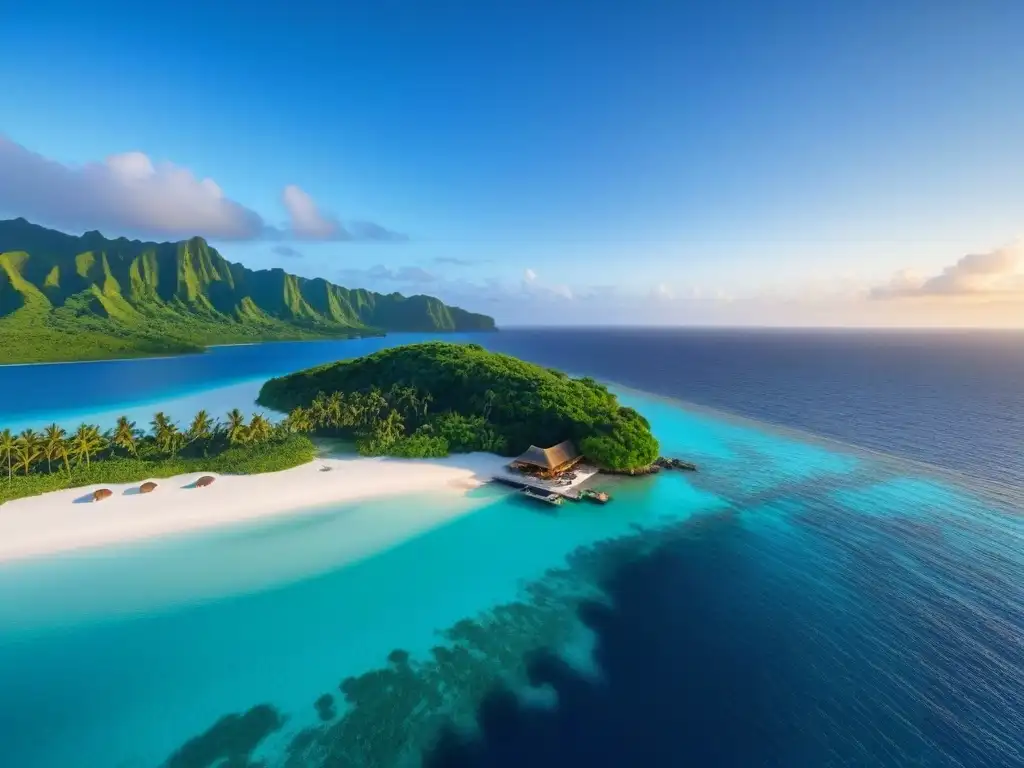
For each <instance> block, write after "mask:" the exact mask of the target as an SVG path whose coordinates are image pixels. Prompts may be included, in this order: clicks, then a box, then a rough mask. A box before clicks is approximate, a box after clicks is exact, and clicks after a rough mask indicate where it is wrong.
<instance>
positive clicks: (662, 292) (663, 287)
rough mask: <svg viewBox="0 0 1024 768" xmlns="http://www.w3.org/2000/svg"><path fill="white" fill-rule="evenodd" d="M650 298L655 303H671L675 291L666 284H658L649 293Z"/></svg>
mask: <svg viewBox="0 0 1024 768" xmlns="http://www.w3.org/2000/svg"><path fill="white" fill-rule="evenodd" d="M651 297H652V298H653V299H656V300H657V301H672V300H674V299H675V297H676V294H675V291H673V290H672V286H670V285H668V284H667V283H658V284H657V285H656V286H654V289H653V290H652V291H651Z"/></svg>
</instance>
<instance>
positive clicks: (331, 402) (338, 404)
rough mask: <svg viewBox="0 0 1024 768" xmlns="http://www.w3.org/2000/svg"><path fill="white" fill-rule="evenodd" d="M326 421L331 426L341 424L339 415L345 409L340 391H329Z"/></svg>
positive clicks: (340, 415)
mask: <svg viewBox="0 0 1024 768" xmlns="http://www.w3.org/2000/svg"><path fill="white" fill-rule="evenodd" d="M326 407H327V412H326V414H325V415H326V416H327V423H328V424H329V425H330V426H332V427H340V426H341V417H342V415H343V414H344V411H345V399H344V397H343V396H342V394H341V392H331V394H329V395H328V396H327V403H326Z"/></svg>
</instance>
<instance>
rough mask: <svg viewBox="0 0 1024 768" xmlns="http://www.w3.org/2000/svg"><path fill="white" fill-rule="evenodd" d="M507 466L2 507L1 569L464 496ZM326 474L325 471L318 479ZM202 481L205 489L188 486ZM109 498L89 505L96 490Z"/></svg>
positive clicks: (64, 496) (341, 468)
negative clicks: (379, 501)
mask: <svg viewBox="0 0 1024 768" xmlns="http://www.w3.org/2000/svg"><path fill="white" fill-rule="evenodd" d="M507 462H508V459H507V458H504V457H501V456H497V455H494V454H488V453H466V454H456V455H453V456H448V457H446V458H443V459H392V458H377V457H374V458H364V457H351V458H322V459H315V460H313V461H311V462H309V463H307V464H302V465H300V466H298V467H293V468H292V469H286V470H282V471H280V472H266V473H261V474H255V475H218V474H216V473H204V472H192V473H189V474H185V475H177V476H174V477H169V478H163V479H157V480H156V483H157V488H156V490H154V491H153V492H151V493H147V494H141V493H139V492H138V487H139V486H140V485H141V484H142V483H141V481H140V482H136V483H120V484H98V485H88V486H81V487H79V488H71V489H66V490H61V491H52V492H50V493H45V494H42V495H39V496H31V497H27V498H22V499H15V500H13V501H9V502H6V503H5V504H2V505H0V565H3V564H6V563H10V562H15V561H23V560H28V559H31V558H37V557H46V556H50V555H56V554H61V553H66V552H72V551H80V550H86V549H95V548H100V547H105V546H111V545H118V544H128V543H133V542H140V541H145V540H149V539H159V538H163V537H167V536H174V535H177V534H184V533H190V532H196V531H201V530H206V529H212V528H223V527H226V526H230V525H234V524H238V523H243V522H251V521H255V520H260V519H268V518H273V517H285V516H288V515H294V514H299V513H302V514H308V513H309V512H310V511H311V510H313V509H315V508H317V507H324V508H329V507H331V506H332V505H336V504H344V503H350V502H356V501H366V500H369V499H374V498H383V497H389V496H400V495H403V494H412V493H424V492H448V493H454V494H457V495H464V494H465V493H466V492H467V491H470V490H473V489H475V488H479V487H480V486H482V485H483V484H484V483H486V482H487V481H489V480H490V479H491V478H492V477H493V476H494V475H496V474H499V473H502V472H503V470H504V467H505V465H506V464H507ZM323 466H328V467H330V468H331V471H329V472H324V471H321V467H323ZM204 474H210V475H212V476H213V477H215V478H216V479H215V481H214V483H213V484H212V485H211V486H209V487H206V488H195V487H191V486H192V484H193V483H194V482H195V480H196V479H197V478H199V477H200V476H202V475H204ZM99 488H108V489H110V490H111V491H113V495H112V496H111V497H110V498H107V499H104V500H103V501H100V502H95V503H94V502H91V500H90V497H91V494H92V492H93V491H94V490H97V489H99Z"/></svg>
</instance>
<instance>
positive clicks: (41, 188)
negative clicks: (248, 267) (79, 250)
mask: <svg viewBox="0 0 1024 768" xmlns="http://www.w3.org/2000/svg"><path fill="white" fill-rule="evenodd" d="M282 199H283V202H284V206H285V209H286V210H287V212H288V217H289V220H288V222H287V224H286V225H285V226H283V227H277V226H273V225H270V224H268V223H267V222H265V221H264V219H263V217H262V216H260V214H258V213H257V212H256V211H254V210H252V209H251V208H248V207H246V206H245V205H242V204H241V203H239V202H237V201H236V200H232V199H231V198H229V197H228V196H227V195H226V194H224V191H223V190H222V189H221V188H220V186H219V185H218V184H217V183H216V182H215V181H214V180H213V179H209V178H200V177H198V176H196V175H195V174H193V173H192V171H190V170H189V169H188V168H183V167H182V166H179V165H175V164H174V163H170V162H162V163H154V162H153V160H152V159H150V158H149V156H147V155H145V154H144V153H142V152H125V153H123V154H119V155H112V156H110V157H108V158H107V159H106V160H103V161H101V162H94V163H87V164H86V165H82V166H70V165H65V164H63V163H60V162H58V161H56V160H51V159H49V158H46V157H43V156H42V155H40V154H38V153H36V152H32V151H31V150H29V149H27V148H26V147H23V146H22V145H20V144H18V143H16V142H14V141H11V140H10V139H8V138H6V137H4V136H0V210H2V211H6V212H8V213H10V214H13V215H16V216H25V217H27V218H30V219H34V220H36V221H39V222H41V223H44V224H49V225H52V226H58V227H64V228H68V229H76V230H84V229H104V230H107V231H108V233H111V234H113V233H125V232H126V233H130V234H133V235H139V236H142V237H156V238H160V237H166V238H184V237H191V236H193V235H201V236H204V237H208V238H213V239H220V240H258V239H278V240H281V239H284V240H287V239H291V238H295V239H303V240H337V241H345V240H400V239H403V237H402V236H401V235H398V234H396V233H393V232H391V231H390V230H387V229H385V228H384V227H381V226H379V225H377V224H373V223H371V222H354V223H352V224H350V225H349V226H348V227H345V226H342V224H341V222H340V221H339V220H338V219H337V218H335V217H333V216H331V215H329V214H326V213H324V212H322V211H320V209H319V208H318V207H317V205H316V203H315V202H314V201H313V199H312V198H311V197H310V196H309V195H308V194H307V193H306V192H304V191H303V190H302V189H301V188H299V187H298V186H296V185H289V186H287V187H285V189H284V192H283V195H282Z"/></svg>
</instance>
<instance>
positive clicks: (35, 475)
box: [0, 409, 316, 502]
mask: <svg viewBox="0 0 1024 768" xmlns="http://www.w3.org/2000/svg"><path fill="white" fill-rule="evenodd" d="M148 426H149V429H148V430H147V429H143V428H142V427H140V426H139V425H138V424H137V423H136V422H134V421H131V420H130V419H129V418H128V417H127V416H121V417H120V418H119V419H118V420H117V423H116V425H115V426H114V427H113V428H112V429H110V430H106V431H103V430H101V429H100V428H99V427H98V426H96V425H95V424H81V425H79V426H78V428H77V429H75V430H74V431H72V432H68V431H66V430H65V429H64V428H62V427H61V426H59V425H58V424H50V425H49V426H47V427H46V428H44V429H43V430H42V431H39V432H37V431H35V430H32V429H26V430H24V431H22V432H20V433H18V434H14V433H12V432H11V430H10V429H5V430H3V431H0V470H2V472H3V476H2V477H0V502H4V501H10V500H11V499H16V498H20V497H23V496H32V495H35V494H39V493H46V492H48V491H55V490H60V489H63V488H75V487H79V486H83V485H93V484H96V483H130V482H137V481H140V480H147V479H150V478H160V477H171V476H173V475H179V474H184V473H187V472H198V471H204V472H219V473H222V474H252V473H256V472H273V471H276V470H280V469H288V468H289V467H294V466H298V465H299V464H305V463H306V462H308V461H312V460H313V458H314V456H315V455H316V450H315V447H314V446H313V443H312V441H310V439H309V438H308V437H306V436H305V435H303V434H300V430H298V429H296V427H295V425H294V424H293V422H292V420H290V419H287V418H286V419H284V420H283V421H282V422H281V423H279V424H273V423H271V422H270V421H269V420H268V419H267V418H266V417H265V416H264V415H263V414H259V413H257V414H254V415H253V416H252V417H251V418H249V419H246V417H245V416H244V414H242V412H241V411H239V410H237V409H235V410H232V411H231V412H230V413H228V414H227V415H226V417H225V419H224V421H219V420H216V419H214V418H213V417H212V416H211V415H210V414H209V413H207V412H206V411H199V413H197V414H196V415H195V417H194V418H193V419H192V421H191V423H190V424H189V425H188V426H187V427H185V428H182V427H180V426H179V425H178V424H177V423H176V422H175V421H173V420H172V419H171V418H169V417H168V416H167V414H165V413H163V412H160V413H156V414H154V416H153V420H152V421H151V422H150V423H149V425H148Z"/></svg>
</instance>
